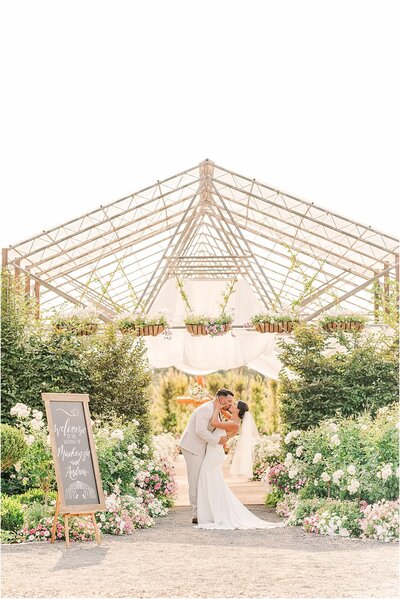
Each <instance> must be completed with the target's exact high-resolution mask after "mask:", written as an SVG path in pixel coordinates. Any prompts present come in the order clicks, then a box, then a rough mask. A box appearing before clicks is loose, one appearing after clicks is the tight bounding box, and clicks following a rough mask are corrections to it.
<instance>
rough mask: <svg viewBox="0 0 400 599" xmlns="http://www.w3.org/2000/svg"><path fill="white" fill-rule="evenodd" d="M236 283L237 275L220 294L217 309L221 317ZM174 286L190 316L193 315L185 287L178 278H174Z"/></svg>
mask: <svg viewBox="0 0 400 599" xmlns="http://www.w3.org/2000/svg"><path fill="white" fill-rule="evenodd" d="M236 283H237V275H235V277H234V278H233V279H232V281H229V282H228V283H227V284H226V286H225V289H224V290H223V292H222V300H221V303H220V304H219V307H220V308H221V312H220V313H221V315H223V314H225V310H226V307H227V305H228V301H229V298H230V297H231V295H232V293H233V292H234V290H235V285H236ZM176 284H177V287H178V289H179V293H180V294H181V298H182V300H183V303H184V304H185V306H186V308H187V310H188V311H189V312H190V313H191V314H193V308H192V306H191V305H190V302H189V298H188V296H187V293H186V291H185V287H184V285H183V281H181V280H180V279H179V278H178V277H176Z"/></svg>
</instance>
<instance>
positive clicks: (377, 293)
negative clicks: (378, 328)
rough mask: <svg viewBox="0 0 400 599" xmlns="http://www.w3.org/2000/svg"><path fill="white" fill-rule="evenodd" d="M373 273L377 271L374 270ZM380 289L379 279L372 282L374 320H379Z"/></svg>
mask: <svg viewBox="0 0 400 599" xmlns="http://www.w3.org/2000/svg"><path fill="white" fill-rule="evenodd" d="M374 274H375V275H377V274H378V273H377V272H376V271H375V272H374ZM381 295H382V290H381V284H380V281H379V279H378V280H377V281H375V283H374V322H378V321H379V303H380V300H381Z"/></svg>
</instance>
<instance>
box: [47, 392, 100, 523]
mask: <svg viewBox="0 0 400 599" xmlns="http://www.w3.org/2000/svg"><path fill="white" fill-rule="evenodd" d="M42 398H43V401H44V403H45V406H46V414H47V422H48V426H49V432H50V440H51V449H52V452H53V458H54V466H55V471H56V479H57V486H58V505H59V513H60V514H84V513H88V514H89V513H94V512H97V511H101V510H105V509H106V508H105V502H104V495H103V489H102V484H101V480H100V472H99V466H98V462H97V456H96V448H95V444H94V439H93V433H92V426H91V422H90V414H89V407H88V402H89V396H88V395H87V394H78V393H42Z"/></svg>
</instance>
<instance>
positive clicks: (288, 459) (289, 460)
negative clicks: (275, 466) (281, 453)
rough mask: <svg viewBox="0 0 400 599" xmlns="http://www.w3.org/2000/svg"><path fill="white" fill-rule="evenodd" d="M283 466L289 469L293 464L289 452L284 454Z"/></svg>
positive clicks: (291, 455)
mask: <svg viewBox="0 0 400 599" xmlns="http://www.w3.org/2000/svg"><path fill="white" fill-rule="evenodd" d="M284 464H285V466H286V468H289V467H290V466H291V465H292V464H293V454H292V453H290V451H289V452H288V453H287V454H286V458H285V461H284Z"/></svg>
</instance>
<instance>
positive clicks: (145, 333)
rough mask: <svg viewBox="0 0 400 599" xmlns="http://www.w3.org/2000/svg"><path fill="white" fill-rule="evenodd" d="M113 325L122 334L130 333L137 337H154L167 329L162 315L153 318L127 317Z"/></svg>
mask: <svg viewBox="0 0 400 599" xmlns="http://www.w3.org/2000/svg"><path fill="white" fill-rule="evenodd" d="M115 324H116V326H117V328H118V330H119V331H121V333H122V334H124V335H126V334H128V333H132V334H134V335H136V336H137V337H156V336H157V335H159V334H160V333H163V332H164V331H165V329H166V328H167V327H168V323H167V320H166V318H165V316H162V315H161V316H158V317H154V318H147V317H144V316H137V315H135V314H134V315H127V316H124V317H122V318H119V319H118V320H116V322H115Z"/></svg>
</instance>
